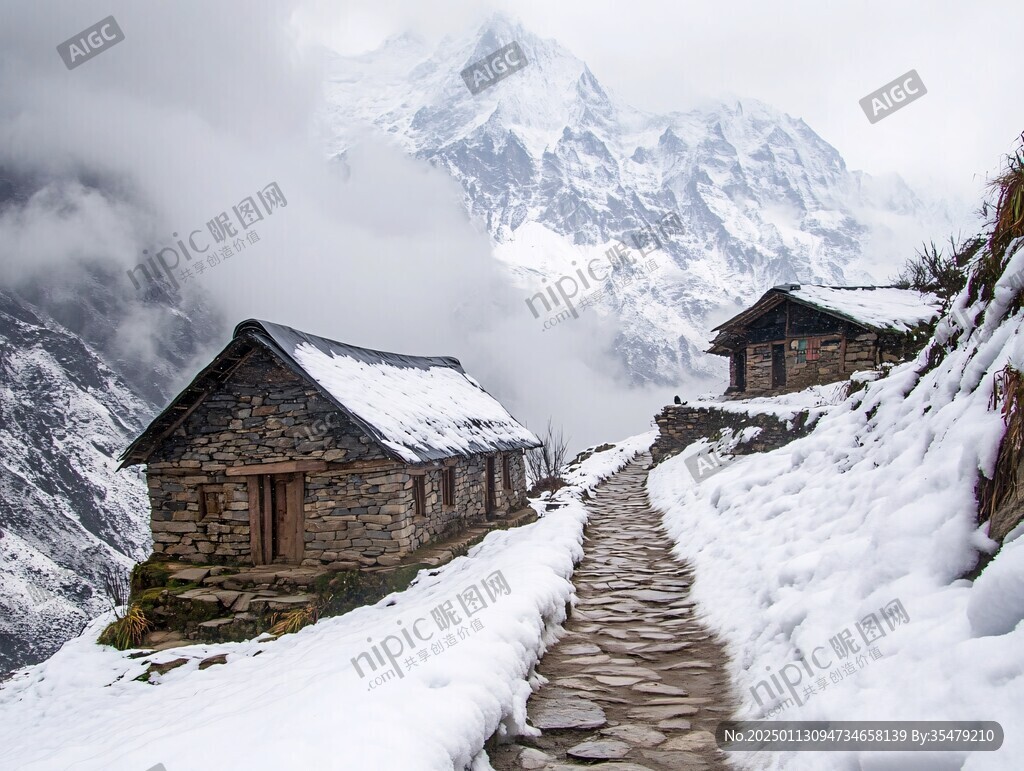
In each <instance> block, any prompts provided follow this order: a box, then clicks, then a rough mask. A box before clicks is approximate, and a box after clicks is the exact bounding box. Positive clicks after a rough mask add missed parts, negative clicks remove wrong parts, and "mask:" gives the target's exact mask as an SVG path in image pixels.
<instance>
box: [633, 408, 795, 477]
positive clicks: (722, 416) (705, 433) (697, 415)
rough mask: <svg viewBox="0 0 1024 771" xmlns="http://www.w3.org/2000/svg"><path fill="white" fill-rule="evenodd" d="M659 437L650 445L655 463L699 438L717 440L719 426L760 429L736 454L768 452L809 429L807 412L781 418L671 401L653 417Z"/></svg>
mask: <svg viewBox="0 0 1024 771" xmlns="http://www.w3.org/2000/svg"><path fill="white" fill-rule="evenodd" d="M655 422H656V423H657V426H658V438H657V439H656V440H655V442H654V445H653V446H652V447H651V457H652V458H653V459H654V462H655V463H661V462H662V461H663V460H666V459H667V458H671V457H673V456H674V455H678V454H679V453H680V452H682V451H683V450H684V449H686V448H687V447H688V446H689V445H691V444H693V443H694V442H696V441H697V440H698V439H701V438H708V439H716V438H718V436H719V435H720V433H721V431H722V429H725V428H730V429H732V430H733V433H739V432H740V431H742V430H743V429H744V428H749V427H751V426H755V427H758V428H760V429H761V432H760V433H759V434H758V435H757V436H756V437H755V438H754V439H752V440H751V441H750V442H745V443H743V444H740V445H738V446H737V447H736V449H735V450H734V451H733V452H734V453H735V454H737V455H748V454H751V453H755V452H768V451H769V450H774V449H776V448H779V447H782V446H783V445H786V444H789V443H790V442H792V441H793V440H794V439H797V438H799V437H801V436H805V435H806V434H807V433H808V432H809V431H810V426H808V425H807V413H806V412H801V413H798V414H797V415H796V417H795V418H793V420H791V421H787V420H780V419H779V418H777V417H775V416H774V415H749V414H747V413H745V412H729V411H726V410H722V409H718V408H716V407H710V406H700V407H698V406H692V405H688V404H670V405H668V406H667V407H665V409H663V410H662V411H661V412H660V413H659V414H658V415H657V416H656V417H655Z"/></svg>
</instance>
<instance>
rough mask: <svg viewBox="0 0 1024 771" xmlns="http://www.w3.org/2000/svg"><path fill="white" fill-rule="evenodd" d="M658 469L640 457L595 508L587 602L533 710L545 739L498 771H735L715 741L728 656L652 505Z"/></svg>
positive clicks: (725, 709)
mask: <svg viewBox="0 0 1024 771" xmlns="http://www.w3.org/2000/svg"><path fill="white" fill-rule="evenodd" d="M649 464H650V456H649V455H643V456H640V457H639V458H638V459H637V460H636V461H634V462H633V463H631V464H630V465H629V466H627V467H626V468H625V469H623V471H621V472H620V473H619V474H616V475H615V476H614V477H612V478H611V479H610V480H608V481H607V482H605V483H603V484H602V485H601V486H600V487H599V488H598V489H597V491H596V497H595V499H594V500H593V501H591V502H590V503H589V504H588V508H589V509H590V511H591V517H590V523H589V524H588V525H587V541H586V542H585V544H584V547H585V550H586V555H585V557H584V559H583V561H582V562H581V563H580V565H579V566H578V567H577V569H576V572H575V574H574V575H573V582H574V584H575V586H576V592H577V595H578V596H579V603H578V605H577V606H576V611H575V612H574V614H573V617H572V618H571V619H570V620H569V621H568V622H567V623H566V627H565V628H566V633H565V635H564V636H563V637H562V639H561V640H560V641H559V643H558V645H556V646H555V647H554V648H553V649H551V650H550V651H549V652H548V653H547V655H546V656H545V657H544V659H543V660H542V661H541V663H540V666H539V667H538V669H539V671H540V673H541V674H543V675H544V676H545V677H547V678H548V681H549V682H548V684H547V685H546V686H544V687H543V688H541V689H540V691H538V692H537V693H535V694H534V695H533V697H532V698H531V699H530V702H529V704H528V705H527V711H528V714H529V718H530V722H531V724H532V725H534V726H536V727H537V728H539V729H541V730H542V731H543V735H542V736H540V737H536V738H529V737H520V739H519V742H520V743H519V744H513V745H505V746H500V747H498V748H496V749H494V750H493V751H492V752H490V756H491V763H492V765H493V766H494V768H495V769H497V771H513V770H518V769H544V770H545V771H568V770H569V769H578V768H584V767H586V768H593V769H607V770H608V771H611V770H612V769H617V771H644V770H645V769H646V770H649V771H663V770H664V771H669V770H671V771H687V770H688V769H716V768H726V767H727V766H726V764H725V756H724V754H723V753H722V752H720V751H719V750H718V749H717V747H716V745H715V740H714V731H715V728H716V727H717V725H718V723H719V722H721V721H722V720H726V719H729V718H730V717H731V715H732V710H733V701H732V697H731V695H730V689H729V681H728V677H727V675H726V674H725V660H726V659H725V654H724V652H723V650H722V647H721V645H720V644H719V643H718V642H717V641H716V640H715V639H714V637H713V636H712V635H711V634H710V633H709V632H708V630H707V629H705V628H704V627H703V626H701V624H700V622H699V621H697V620H696V619H695V618H694V616H693V604H692V602H691V601H690V600H689V596H688V594H689V593H688V590H689V586H690V580H691V577H692V573H691V571H690V569H689V568H688V567H687V566H686V565H685V564H683V563H680V562H678V561H677V560H676V559H674V558H673V557H672V555H671V551H670V550H671V543H670V541H669V539H668V537H667V536H666V535H665V533H664V532H663V531H662V530H661V527H660V522H661V516H660V515H659V514H657V513H656V512H654V511H653V510H651V508H650V507H649V506H648V505H647V495H646V491H645V489H644V482H645V480H646V477H647V472H646V471H645V470H644V469H645V468H646V467H647V466H648V465H649Z"/></svg>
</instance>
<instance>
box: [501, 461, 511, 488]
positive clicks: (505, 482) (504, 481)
mask: <svg viewBox="0 0 1024 771" xmlns="http://www.w3.org/2000/svg"><path fill="white" fill-rule="evenodd" d="M501 488H502V489H503V490H511V489H512V464H511V463H509V459H508V455H502V456H501Z"/></svg>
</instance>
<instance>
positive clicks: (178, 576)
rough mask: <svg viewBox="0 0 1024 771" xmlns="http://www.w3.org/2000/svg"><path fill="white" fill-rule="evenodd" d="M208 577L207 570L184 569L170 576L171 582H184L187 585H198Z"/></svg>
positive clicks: (208, 571) (208, 572)
mask: <svg viewBox="0 0 1024 771" xmlns="http://www.w3.org/2000/svg"><path fill="white" fill-rule="evenodd" d="M208 575H210V569H209V568H185V569H184V570H179V571H178V572H177V573H175V574H174V575H172V576H171V580H172V581H185V582H187V583H190V584H191V583H199V582H200V581H202V580H203V579H204V578H206V577H207V576H208Z"/></svg>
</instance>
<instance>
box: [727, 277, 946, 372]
mask: <svg viewBox="0 0 1024 771" xmlns="http://www.w3.org/2000/svg"><path fill="white" fill-rule="evenodd" d="M787 299H789V300H792V301H794V302H797V303H800V304H802V305H807V306H810V307H812V308H816V309H817V310H819V311H821V312H822V313H827V314H830V315H832V316H836V317H837V318H841V319H844V320H846V321H848V322H851V323H853V324H856V325H857V326H860V327H864V328H866V329H873V330H877V331H879V332H910V331H911V330H914V329H916V328H918V327H920V326H922V325H923V324H927V323H928V322H930V321H934V320H935V319H937V318H938V317H939V315H940V313H941V310H942V301H941V300H940V299H939V297H938V296H937V295H934V294H931V293H929V292H918V291H917V290H915V289H897V288H896V287H892V286H820V285H817V284H780V285H779V286H775V287H772V288H771V289H769V290H768V291H767V292H765V294H764V295H763V296H762V297H761V299H760V300H758V301H757V302H756V303H754V304H753V305H752V306H750V307H749V308H747V309H746V310H745V311H743V312H742V313H738V314H737V315H735V316H733V317H732V318H731V319H729V320H728V321H726V322H724V323H722V324H719V325H718V326H717V327H715V328H714V330H712V331H714V332H717V333H718V335H717V336H716V337H715V339H714V340H713V341H712V343H711V348H709V349H708V352H709V353H715V354H720V355H725V354H728V353H729V350H730V346H731V345H733V344H735V342H736V341H737V340H738V339H740V337H738V336H742V330H744V329H745V328H746V325H747V324H749V323H751V322H752V321H754V320H755V319H757V318H759V317H761V316H763V315H764V314H765V313H767V312H768V311H770V310H772V309H773V308H775V307H777V306H778V305H780V304H781V303H783V302H785V301H786V300H787Z"/></svg>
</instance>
